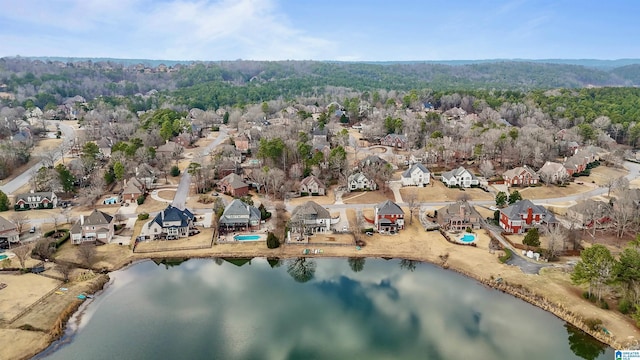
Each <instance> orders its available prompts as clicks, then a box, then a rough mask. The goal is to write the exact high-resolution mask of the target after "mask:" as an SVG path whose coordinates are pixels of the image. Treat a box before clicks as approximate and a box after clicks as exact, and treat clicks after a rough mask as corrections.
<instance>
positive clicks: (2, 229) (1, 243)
mask: <svg viewBox="0 0 640 360" xmlns="http://www.w3.org/2000/svg"><path fill="white" fill-rule="evenodd" d="M19 241H20V233H18V227H17V226H16V225H15V224H14V223H13V222H11V221H9V220H7V219H5V218H3V217H2V216H0V249H2V248H4V247H9V245H10V244H13V243H17V242H19Z"/></svg>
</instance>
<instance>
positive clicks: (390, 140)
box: [380, 134, 409, 149]
mask: <svg viewBox="0 0 640 360" xmlns="http://www.w3.org/2000/svg"><path fill="white" fill-rule="evenodd" d="M380 144H381V145H384V146H391V147H395V148H399V149H405V148H406V147H407V146H408V144H409V141H408V140H407V137H406V136H404V135H398V134H388V135H386V136H385V137H383V138H382V139H380Z"/></svg>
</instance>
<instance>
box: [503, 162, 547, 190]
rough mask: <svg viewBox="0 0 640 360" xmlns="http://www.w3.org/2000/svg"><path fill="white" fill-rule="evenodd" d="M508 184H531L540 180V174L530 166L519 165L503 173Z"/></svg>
mask: <svg viewBox="0 0 640 360" xmlns="http://www.w3.org/2000/svg"><path fill="white" fill-rule="evenodd" d="M502 178H503V179H504V181H505V183H506V185H507V186H531V185H535V184H537V183H538V182H539V181H540V176H538V174H536V172H535V171H533V169H531V168H530V167H528V166H519V167H517V168H513V169H510V170H507V171H505V172H504V173H502Z"/></svg>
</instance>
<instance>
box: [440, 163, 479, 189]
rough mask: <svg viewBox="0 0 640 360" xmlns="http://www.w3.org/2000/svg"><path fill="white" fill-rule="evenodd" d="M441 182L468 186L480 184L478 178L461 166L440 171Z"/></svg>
mask: <svg viewBox="0 0 640 360" xmlns="http://www.w3.org/2000/svg"><path fill="white" fill-rule="evenodd" d="M442 182H443V183H444V184H445V185H447V186H449V187H451V186H459V187H464V188H468V187H471V186H477V185H480V181H479V180H478V178H477V177H476V176H475V175H473V174H472V173H471V172H470V171H469V170H467V169H465V168H464V167H462V166H460V167H459V168H457V169H454V170H451V171H447V172H445V173H442Z"/></svg>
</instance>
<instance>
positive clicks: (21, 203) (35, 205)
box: [15, 191, 58, 210]
mask: <svg viewBox="0 0 640 360" xmlns="http://www.w3.org/2000/svg"><path fill="white" fill-rule="evenodd" d="M57 205H58V196H56V194H55V193H54V192H51V191H46V192H31V193H27V194H20V195H18V196H17V197H16V205H15V209H16V210H18V209H53V208H54V207H56V206H57Z"/></svg>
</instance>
